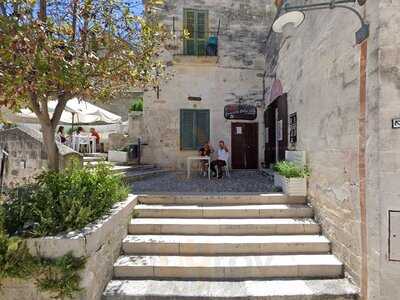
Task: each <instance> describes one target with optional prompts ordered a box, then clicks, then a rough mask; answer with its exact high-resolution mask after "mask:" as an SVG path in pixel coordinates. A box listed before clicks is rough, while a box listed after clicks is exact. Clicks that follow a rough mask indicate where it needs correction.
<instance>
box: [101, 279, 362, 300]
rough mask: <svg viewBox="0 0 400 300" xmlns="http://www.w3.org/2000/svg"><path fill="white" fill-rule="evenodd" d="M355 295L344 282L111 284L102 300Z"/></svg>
mask: <svg viewBox="0 0 400 300" xmlns="http://www.w3.org/2000/svg"><path fill="white" fill-rule="evenodd" d="M358 292H359V291H358V289H357V288H356V287H355V286H354V285H352V284H351V283H350V282H349V281H348V280H347V279H329V280H255V281H199V280H196V281H190V280H188V281H179V280H113V281H111V282H110V283H109V284H108V286H107V288H106V290H105V292H104V294H103V300H122V299H123V300H154V299H162V300H189V299H190V300H200V299H201V300H216V299H220V300H232V299H235V300H250V299H251V300H350V299H353V300H354V299H355V297H356V295H357V294H358Z"/></svg>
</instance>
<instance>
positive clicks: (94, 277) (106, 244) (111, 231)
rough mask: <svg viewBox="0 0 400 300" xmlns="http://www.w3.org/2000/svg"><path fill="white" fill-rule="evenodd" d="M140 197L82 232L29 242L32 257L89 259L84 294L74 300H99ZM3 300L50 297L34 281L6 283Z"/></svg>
mask: <svg viewBox="0 0 400 300" xmlns="http://www.w3.org/2000/svg"><path fill="white" fill-rule="evenodd" d="M136 204H137V196H134V195H130V196H129V197H128V199H127V200H125V201H123V202H120V203H118V204H116V205H115V206H114V208H113V209H112V211H111V213H110V214H109V215H108V216H106V217H104V219H102V220H100V221H98V222H96V223H93V224H91V225H89V226H87V227H86V228H85V229H83V230H82V231H79V232H70V233H68V234H67V235H60V236H56V237H45V238H38V239H30V240H28V247H29V249H30V251H31V253H32V254H33V255H40V256H42V257H46V258H56V257H60V256H63V255H65V254H67V253H68V252H70V251H72V253H73V254H74V256H77V257H80V256H85V257H87V258H88V260H87V262H86V267H85V269H84V270H83V271H82V273H81V276H82V283H81V287H82V292H81V293H80V294H79V295H76V297H75V298H74V299H73V300H100V299H101V294H102V292H103V290H104V288H105V286H106V284H107V283H108V281H110V279H111V277H112V274H113V264H114V262H115V260H116V259H117V258H118V256H119V255H120V252H121V244H122V240H123V238H124V237H125V236H126V235H127V228H128V223H129V220H130V219H131V215H132V212H133V208H134V207H135V205H136ZM0 295H1V297H0V298H1V299H7V300H50V299H52V298H51V295H49V294H47V293H42V292H39V291H38V289H37V288H36V286H35V285H34V283H33V281H32V280H20V279H7V280H4V281H3V282H2V288H1V294H0Z"/></svg>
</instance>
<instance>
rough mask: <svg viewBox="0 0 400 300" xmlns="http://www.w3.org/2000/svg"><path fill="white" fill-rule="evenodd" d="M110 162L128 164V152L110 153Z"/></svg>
mask: <svg viewBox="0 0 400 300" xmlns="http://www.w3.org/2000/svg"><path fill="white" fill-rule="evenodd" d="M108 161H111V162H118V163H126V162H128V152H125V151H115V150H110V151H108Z"/></svg>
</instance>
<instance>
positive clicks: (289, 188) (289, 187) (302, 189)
mask: <svg viewBox="0 0 400 300" xmlns="http://www.w3.org/2000/svg"><path fill="white" fill-rule="evenodd" d="M274 185H275V186H276V187H280V188H282V191H283V192H284V193H285V194H286V195H289V196H307V178H286V177H284V176H281V175H279V174H275V175H274Z"/></svg>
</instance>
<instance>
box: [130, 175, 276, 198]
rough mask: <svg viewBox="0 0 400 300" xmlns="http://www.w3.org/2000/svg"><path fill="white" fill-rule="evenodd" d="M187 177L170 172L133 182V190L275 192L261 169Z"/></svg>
mask: <svg viewBox="0 0 400 300" xmlns="http://www.w3.org/2000/svg"><path fill="white" fill-rule="evenodd" d="M192 175H193V176H192V178H191V179H187V178H186V173H184V172H168V173H164V174H161V175H158V176H155V177H151V178H147V179H144V180H142V181H137V182H134V183H133V184H132V191H133V193H136V194H142V193H222V192H226V193H269V192H275V191H276V189H275V188H274V186H273V182H272V181H271V180H270V179H269V178H268V177H266V176H263V175H262V174H261V173H260V172H259V171H233V172H231V177H230V178H227V177H224V178H223V179H216V178H212V179H211V181H209V180H208V177H202V176H200V174H198V173H197V174H192Z"/></svg>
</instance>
